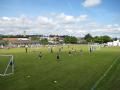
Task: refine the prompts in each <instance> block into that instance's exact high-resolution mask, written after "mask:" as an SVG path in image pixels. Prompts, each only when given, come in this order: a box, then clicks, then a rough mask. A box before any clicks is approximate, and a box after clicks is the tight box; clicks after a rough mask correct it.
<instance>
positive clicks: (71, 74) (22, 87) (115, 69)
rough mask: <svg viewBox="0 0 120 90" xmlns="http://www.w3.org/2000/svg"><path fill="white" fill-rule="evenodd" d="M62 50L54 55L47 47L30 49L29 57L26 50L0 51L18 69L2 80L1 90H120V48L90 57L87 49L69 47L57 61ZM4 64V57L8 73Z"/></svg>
mask: <svg viewBox="0 0 120 90" xmlns="http://www.w3.org/2000/svg"><path fill="white" fill-rule="evenodd" d="M61 47H62V46H55V47H53V53H50V52H49V51H48V47H47V46H42V47H39V48H33V49H29V48H28V53H26V52H25V48H14V49H0V54H2V55H13V56H14V66H15V70H14V71H15V72H14V74H12V75H9V76H4V77H3V76H0V90H120V47H102V48H101V49H100V50H96V51H94V52H92V53H90V52H89V51H88V46H87V45H70V46H69V47H68V46H67V45H66V46H63V49H62V50H61V52H60V53H59V57H60V58H59V60H57V58H56V53H57V52H58V51H59V48H61ZM72 48H73V49H74V50H75V51H74V52H72V54H68V52H69V51H70V50H71V49H72ZM80 49H82V50H83V53H82V55H81V54H80ZM39 52H42V57H41V59H40V58H39V57H38V55H39ZM4 61H5V62H4ZM1 62H4V64H5V63H7V61H6V60H4V58H1V57H0V68H2V69H4V68H5V66H3V67H2V63H1ZM0 70H1V69H0Z"/></svg>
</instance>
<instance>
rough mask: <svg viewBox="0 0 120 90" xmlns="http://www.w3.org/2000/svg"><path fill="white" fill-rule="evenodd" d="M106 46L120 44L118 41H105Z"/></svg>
mask: <svg viewBox="0 0 120 90" xmlns="http://www.w3.org/2000/svg"><path fill="white" fill-rule="evenodd" d="M107 46H120V41H119V40H116V41H113V42H107Z"/></svg>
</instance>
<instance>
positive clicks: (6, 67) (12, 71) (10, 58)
mask: <svg viewBox="0 0 120 90" xmlns="http://www.w3.org/2000/svg"><path fill="white" fill-rule="evenodd" d="M0 57H8V59H9V60H8V62H7V64H6V65H5V70H3V72H2V73H0V76H8V75H11V74H14V61H13V55H0ZM0 61H1V59H0ZM8 69H10V72H8V73H7V71H8Z"/></svg>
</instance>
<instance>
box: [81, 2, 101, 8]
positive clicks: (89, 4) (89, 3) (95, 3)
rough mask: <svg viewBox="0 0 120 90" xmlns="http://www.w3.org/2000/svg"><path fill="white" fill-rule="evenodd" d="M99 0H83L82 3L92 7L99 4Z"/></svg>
mask: <svg viewBox="0 0 120 90" xmlns="http://www.w3.org/2000/svg"><path fill="white" fill-rule="evenodd" d="M101 2H102V1H101V0H85V1H84V2H83V3H82V5H83V6H84V7H94V6H97V5H99V4H101Z"/></svg>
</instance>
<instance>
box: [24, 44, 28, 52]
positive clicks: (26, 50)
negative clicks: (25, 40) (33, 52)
mask: <svg viewBox="0 0 120 90" xmlns="http://www.w3.org/2000/svg"><path fill="white" fill-rule="evenodd" d="M25 52H26V53H27V52H28V46H27V45H25Z"/></svg>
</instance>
